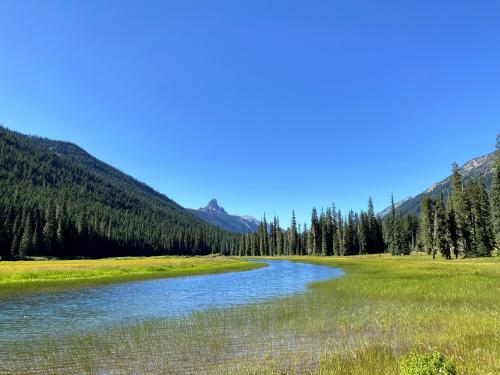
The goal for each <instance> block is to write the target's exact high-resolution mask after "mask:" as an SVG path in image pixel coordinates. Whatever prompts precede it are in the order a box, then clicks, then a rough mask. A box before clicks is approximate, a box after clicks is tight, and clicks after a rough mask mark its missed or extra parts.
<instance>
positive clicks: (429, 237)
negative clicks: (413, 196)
mask: <svg viewBox="0 0 500 375" xmlns="http://www.w3.org/2000/svg"><path fill="white" fill-rule="evenodd" d="M420 207H421V208H420V228H419V237H420V244H421V246H422V249H423V250H424V251H425V252H426V253H427V254H431V253H432V252H433V248H434V233H433V231H434V217H435V215H434V205H433V202H432V200H431V198H430V197H429V196H428V195H424V197H423V198H422V203H421V206H420Z"/></svg>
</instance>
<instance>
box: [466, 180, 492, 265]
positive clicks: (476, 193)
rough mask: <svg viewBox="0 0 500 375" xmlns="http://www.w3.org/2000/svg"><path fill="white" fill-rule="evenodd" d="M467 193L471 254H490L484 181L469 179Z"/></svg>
mask: <svg viewBox="0 0 500 375" xmlns="http://www.w3.org/2000/svg"><path fill="white" fill-rule="evenodd" d="M467 195H468V197H469V199H470V205H471V213H472V216H471V220H472V222H471V228H470V231H471V233H472V249H471V254H470V255H471V256H481V257H484V256H490V252H491V250H492V248H493V235H492V232H491V221H490V207H489V200H488V193H487V192H486V187H485V186H484V181H483V180H482V179H481V180H479V181H475V180H470V181H469V182H468V184H467Z"/></svg>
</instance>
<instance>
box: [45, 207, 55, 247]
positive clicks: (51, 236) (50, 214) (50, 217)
mask: <svg viewBox="0 0 500 375" xmlns="http://www.w3.org/2000/svg"><path fill="white" fill-rule="evenodd" d="M56 231H57V224H56V211H55V209H54V206H53V204H52V203H51V202H50V203H49V204H48V206H47V209H46V211H45V225H44V227H43V239H44V242H45V248H46V254H48V255H55V254H54V253H55V244H56V235H57V233H56Z"/></svg>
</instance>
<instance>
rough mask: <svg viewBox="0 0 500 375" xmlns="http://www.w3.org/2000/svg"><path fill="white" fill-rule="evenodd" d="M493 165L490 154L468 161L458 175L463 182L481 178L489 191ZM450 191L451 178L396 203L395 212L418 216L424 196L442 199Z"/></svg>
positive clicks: (385, 212) (387, 210) (386, 210)
mask: <svg viewBox="0 0 500 375" xmlns="http://www.w3.org/2000/svg"><path fill="white" fill-rule="evenodd" d="M494 164H495V153H494V152H493V153H491V154H488V155H485V156H481V157H478V158H475V159H472V160H469V161H468V162H467V163H465V164H464V165H463V166H462V167H460V168H459V171H460V174H461V175H462V178H463V180H464V182H467V181H468V180H470V179H478V178H481V177H483V178H484V183H485V185H486V188H487V189H488V190H489V189H490V188H491V182H492V178H493V169H494ZM450 190H451V176H449V177H447V178H446V179H444V180H442V181H440V182H438V183H436V184H434V185H432V186H431V187H429V188H428V189H427V190H426V191H424V192H422V193H420V194H418V195H417V196H415V197H410V198H408V199H405V200H403V201H401V202H398V203H396V211H397V212H398V213H399V214H402V215H419V214H420V204H421V202H422V198H423V197H424V195H429V196H430V197H431V198H438V197H439V196H440V195H441V193H443V195H444V197H445V198H446V197H447V196H448V193H449V192H450ZM390 209H391V208H390V207H388V208H386V209H385V210H383V211H382V212H381V213H380V216H381V217H384V216H386V215H387V214H388V213H389V212H390Z"/></svg>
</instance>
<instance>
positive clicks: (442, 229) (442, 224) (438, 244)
mask: <svg viewBox="0 0 500 375" xmlns="http://www.w3.org/2000/svg"><path fill="white" fill-rule="evenodd" d="M433 244H434V246H433V247H432V258H433V259H434V258H436V253H438V252H439V253H441V254H442V256H443V257H444V258H446V259H450V258H451V257H450V251H449V248H448V244H447V242H446V214H445V210H444V200H443V196H442V195H441V197H440V198H439V199H438V200H437V201H436V204H435V209H434V231H433Z"/></svg>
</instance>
